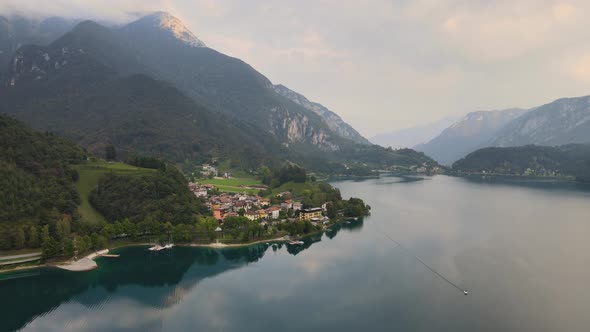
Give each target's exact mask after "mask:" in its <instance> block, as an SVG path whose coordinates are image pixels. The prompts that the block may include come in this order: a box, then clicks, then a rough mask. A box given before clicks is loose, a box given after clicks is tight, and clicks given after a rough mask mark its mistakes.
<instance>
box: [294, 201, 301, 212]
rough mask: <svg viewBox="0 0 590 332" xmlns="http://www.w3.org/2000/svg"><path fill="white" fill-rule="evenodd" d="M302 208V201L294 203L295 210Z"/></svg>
mask: <svg viewBox="0 0 590 332" xmlns="http://www.w3.org/2000/svg"><path fill="white" fill-rule="evenodd" d="M301 209H303V204H301V202H295V203H293V211H299V210H301Z"/></svg>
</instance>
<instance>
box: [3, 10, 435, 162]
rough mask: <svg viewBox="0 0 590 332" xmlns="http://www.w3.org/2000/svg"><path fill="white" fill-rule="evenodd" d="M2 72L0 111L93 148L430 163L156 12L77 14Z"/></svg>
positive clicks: (191, 158)
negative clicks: (105, 18)
mask: <svg viewBox="0 0 590 332" xmlns="http://www.w3.org/2000/svg"><path fill="white" fill-rule="evenodd" d="M19 19H21V18H19ZM64 21H65V20H64ZM3 22H9V23H10V22H13V21H11V20H10V19H6V18H3ZM31 24H33V25H34V23H31ZM12 25H14V23H12ZM7 26H10V24H8V25H7ZM65 26H67V25H64V27H65ZM37 30H39V29H37ZM37 30H34V31H37ZM43 31H44V30H43ZM52 31H57V29H54V30H52ZM56 34H57V33H56ZM27 40H32V39H23V41H22V42H26V41H27ZM11 42H12V43H13V44H14V42H15V41H14V40H13V41H11ZM20 43H21V41H18V42H17V44H20ZM13 44H11V45H13ZM7 50H8V48H7ZM2 81H3V84H2V88H0V112H2V113H7V114H9V115H11V116H14V117H16V118H18V119H19V120H21V121H23V122H25V123H27V124H29V125H31V126H33V127H34V128H36V129H39V130H42V131H51V132H55V133H56V134H58V135H61V136H64V137H67V138H70V139H72V140H74V141H76V142H78V143H80V144H82V145H83V146H85V147H87V148H88V149H89V150H90V151H91V152H94V153H99V152H100V151H101V150H102V148H103V147H104V146H105V145H109V144H113V145H115V146H116V147H117V149H119V150H120V151H122V152H123V153H133V152H140V153H145V154H150V155H156V156H161V157H164V158H167V159H169V160H172V161H175V162H178V163H199V162H202V161H203V160H207V159H210V158H213V157H227V158H228V159H230V160H231V161H232V163H234V164H240V165H241V166H243V167H248V168H253V167H256V166H257V165H260V164H267V163H272V162H276V161H279V160H291V161H295V162H298V163H301V164H303V165H304V166H309V165H313V166H314V167H318V168H324V169H328V168H334V165H332V164H334V163H336V164H340V165H341V166H342V165H343V163H344V162H347V163H350V162H349V160H350V159H351V156H354V157H355V158H357V157H361V158H360V159H354V160H355V161H356V160H362V162H363V163H372V164H376V165H377V166H380V165H379V164H382V163H383V161H387V162H393V163H396V162H397V163H401V164H409V165H415V164H421V163H423V162H432V160H431V159H429V158H427V157H426V156H424V155H423V154H417V153H415V152H414V151H407V150H404V151H392V150H389V149H385V148H382V147H379V146H375V145H372V144H371V143H369V141H367V140H366V139H365V138H363V137H362V136H361V135H360V134H359V133H358V132H357V131H356V130H354V129H353V128H352V127H351V126H350V125H348V124H347V123H345V122H344V121H343V120H342V119H341V118H340V117H339V116H338V115H336V114H335V113H333V112H331V111H330V110H328V109H327V108H325V107H323V106H322V105H320V104H318V103H314V102H311V101H309V100H308V99H307V98H305V97H304V96H302V95H301V94H299V93H297V92H294V91H292V90H290V89H288V88H286V87H284V86H282V85H275V84H273V83H272V82H271V81H270V80H268V79H267V78H266V77H265V76H263V75H262V74H261V73H259V72H257V71H256V70H254V69H253V68H252V67H251V66H250V65H248V64H246V63H245V62H243V61H242V60H240V59H237V58H233V57H229V56H226V55H224V54H222V53H220V52H217V51H215V50H213V49H211V48H208V47H206V44H205V43H204V42H203V41H201V40H200V39H198V38H197V37H196V36H195V35H194V34H193V33H192V32H191V31H190V30H189V29H188V28H186V26H185V25H184V24H183V23H182V22H181V21H180V20H178V19H177V18H175V17H173V16H172V15H170V14H168V13H164V12H157V13H154V14H151V15H148V16H145V17H142V18H140V19H139V20H137V21H134V22H131V23H129V24H127V25H124V26H122V27H107V26H103V25H100V24H98V23H96V22H93V21H83V22H80V23H78V24H76V25H75V26H73V28H72V29H71V30H69V31H67V32H66V33H65V34H63V35H61V36H59V37H58V38H57V39H55V40H53V41H51V42H50V43H48V44H46V45H45V43H38V44H37V45H24V46H21V47H19V48H17V49H16V51H14V52H13V53H12V55H11V58H10V60H9V61H8V65H7V66H6V70H5V71H4V72H3V74H2ZM355 161H353V162H352V163H354V162H355ZM359 162H360V161H359ZM327 164H330V165H332V166H329V167H327V166H326V165H327ZM341 166H339V167H336V168H342V167H341Z"/></svg>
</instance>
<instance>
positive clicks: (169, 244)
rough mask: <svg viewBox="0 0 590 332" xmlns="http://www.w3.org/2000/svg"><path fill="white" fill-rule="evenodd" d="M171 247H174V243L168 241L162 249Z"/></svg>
mask: <svg viewBox="0 0 590 332" xmlns="http://www.w3.org/2000/svg"><path fill="white" fill-rule="evenodd" d="M172 247H174V243H168V244H167V245H165V246H164V249H171V248H172Z"/></svg>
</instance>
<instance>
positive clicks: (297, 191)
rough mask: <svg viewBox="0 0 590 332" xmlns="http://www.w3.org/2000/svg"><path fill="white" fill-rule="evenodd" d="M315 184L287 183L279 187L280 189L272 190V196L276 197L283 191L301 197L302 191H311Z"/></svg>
mask: <svg viewBox="0 0 590 332" xmlns="http://www.w3.org/2000/svg"><path fill="white" fill-rule="evenodd" d="M315 185H316V184H314V183H310V182H305V183H295V182H287V183H284V184H283V185H281V186H280V187H277V188H274V189H273V190H272V195H278V194H279V193H282V192H284V191H290V192H292V193H293V195H295V196H299V195H301V193H302V192H303V191H304V190H313V188H314V186H315Z"/></svg>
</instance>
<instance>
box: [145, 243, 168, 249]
mask: <svg viewBox="0 0 590 332" xmlns="http://www.w3.org/2000/svg"><path fill="white" fill-rule="evenodd" d="M163 249H166V248H164V247H162V246H161V245H159V244H156V245H155V246H153V247H151V248H148V250H149V251H160V250H163Z"/></svg>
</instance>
